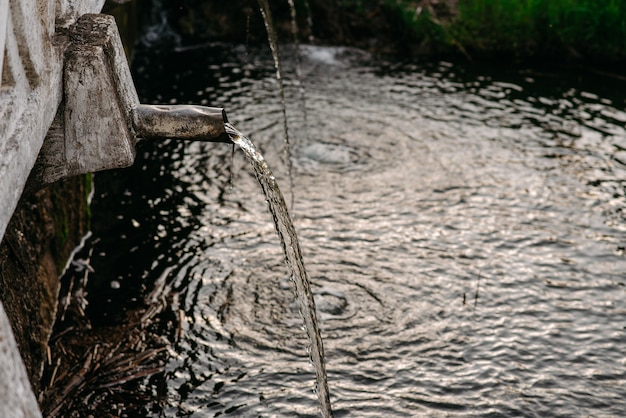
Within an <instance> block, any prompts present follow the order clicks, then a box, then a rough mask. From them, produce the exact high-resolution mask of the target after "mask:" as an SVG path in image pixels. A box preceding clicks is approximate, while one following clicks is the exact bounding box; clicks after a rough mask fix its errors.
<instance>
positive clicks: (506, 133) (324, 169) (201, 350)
mask: <svg viewBox="0 0 626 418" xmlns="http://www.w3.org/2000/svg"><path fill="white" fill-rule="evenodd" d="M301 49H302V75H303V78H302V83H303V84H304V87H305V89H306V92H307V95H306V101H305V102H304V103H305V104H304V106H306V109H303V108H302V106H303V101H302V100H300V96H299V88H300V85H299V84H300V83H299V82H296V81H294V78H293V71H294V70H293V69H292V70H291V71H292V72H290V65H292V66H293V63H290V62H286V63H285V67H284V68H285V75H284V82H285V87H286V90H285V96H286V100H287V114H288V117H289V129H290V132H291V146H292V162H293V173H294V176H293V180H294V185H293V190H292V192H293V193H294V196H295V198H294V202H295V204H294V208H293V211H292V215H293V216H294V218H295V224H296V229H297V231H298V234H299V239H300V243H301V244H302V247H303V253H304V258H305V262H306V263H307V264H306V267H307V271H308V272H309V276H310V279H311V282H312V286H313V292H314V295H315V301H316V304H317V309H318V314H319V318H320V328H321V332H322V337H323V339H324V346H325V349H326V363H327V370H328V380H329V385H330V392H331V401H332V404H333V409H334V411H335V416H338V417H341V416H344V417H348V416H350V417H381V416H387V417H407V416H428V417H433V416H442V417H443V416H446V417H447V416H463V417H468V416H472V417H489V416H529V417H532V416H537V417H546V416H594V417H615V416H623V415H624V414H626V405H625V402H624V399H626V353H625V349H624V346H625V344H626V329H625V327H626V298H625V296H626V294H625V287H624V286H625V284H626V278H625V274H624V272H625V271H626V258H625V255H624V252H625V248H626V223H625V216H624V208H625V207H626V199H625V197H624V192H625V184H626V183H625V181H626V132H625V130H624V123H625V122H626V113H625V112H624V108H625V106H626V102H625V101H624V96H623V95H622V94H621V92H623V91H626V90H625V87H626V86H624V85H623V83H620V82H618V81H614V80H611V79H609V78H601V77H597V76H593V75H591V74H569V73H566V72H563V71H559V72H556V71H551V70H542V71H539V70H530V69H517V70H514V71H513V70H512V71H501V72H494V71H493V70H485V69H480V68H476V67H467V66H464V65H459V64H452V63H445V62H441V63H436V64H419V63H418V64H416V63H399V62H383V61H380V60H379V59H373V58H372V57H369V56H368V55H367V54H365V53H362V52H359V51H353V50H349V49H345V48H320V47H310V46H302V47H301ZM155 54H156V53H155ZM283 55H285V56H288V55H289V54H288V53H285V54H283ZM134 72H135V76H136V79H137V83H138V87H139V89H140V94H141V95H142V96H143V101H144V102H154V103H196V104H207V105H211V106H223V107H225V108H226V109H227V112H228V114H229V119H230V120H231V122H233V124H234V125H235V126H237V128H238V129H239V130H240V131H242V132H244V133H245V134H246V135H247V136H249V137H250V138H251V139H252V141H254V142H255V144H256V145H257V147H258V148H259V149H260V150H261V152H263V154H264V155H265V157H266V159H267V160H268V161H269V164H270V166H272V168H273V171H274V173H275V175H276V177H277V179H278V182H279V184H281V185H283V187H284V188H289V186H288V185H289V177H288V170H287V168H286V167H285V164H284V163H283V162H282V156H281V155H282V153H283V151H284V149H283V147H284V139H283V133H284V132H283V120H282V116H283V112H282V107H281V100H280V98H279V94H278V91H277V81H276V79H275V73H274V68H273V62H272V57H271V55H270V54H266V53H256V52H255V51H250V50H243V49H242V48H231V47H220V46H213V47H205V48H196V49H189V50H185V51H182V50H181V51H178V52H172V53H171V54H166V55H165V56H164V55H150V53H146V52H144V53H140V54H139V56H138V57H137V59H136V62H135V68H134ZM290 77H291V78H290ZM304 115H306V117H305V116H304ZM139 154H140V155H139V160H138V163H137V164H136V166H135V167H133V168H132V169H131V170H128V171H118V172H114V173H109V174H102V175H98V176H97V181H98V183H97V196H96V201H95V203H94V209H93V210H94V231H95V234H96V235H97V236H99V237H100V239H101V241H100V242H99V243H98V250H96V254H98V251H100V254H102V255H101V257H102V260H103V261H102V263H103V264H107V265H111V264H115V265H116V266H119V267H115V269H113V272H111V273H108V274H109V275H110V276H111V277H108V276H107V277H108V278H107V277H105V278H104V279H100V280H103V281H104V282H105V288H106V287H107V286H106V282H107V280H115V281H117V282H118V284H121V285H120V286H117V285H116V286H113V288H111V289H110V290H109V291H108V293H107V295H109V296H108V300H107V298H100V299H101V302H100V303H99V304H97V307H95V305H93V304H92V307H93V309H94V312H100V315H102V316H103V317H106V316H111V315H114V312H115V310H116V309H118V308H119V304H124V303H131V302H132V301H130V300H129V299H130V298H131V297H130V296H128V295H132V294H133V291H135V290H141V287H142V286H143V287H144V288H150V286H151V283H153V282H154V281H155V280H156V278H157V277H159V276H160V275H161V274H162V273H163V272H166V273H167V274H166V275H165V276H166V280H167V281H168V283H169V284H170V286H171V289H172V290H171V304H170V306H171V311H172V313H173V314H172V315H171V318H170V321H171V322H169V323H170V324H174V325H170V327H169V328H167V327H165V328H164V329H165V330H169V331H167V332H165V331H164V332H165V336H166V337H168V338H169V340H170V344H171V349H170V360H169V362H168V364H167V369H166V372H165V374H164V375H163V376H159V377H158V378H153V379H151V380H147V381H146V382H144V384H145V385H148V386H150V385H152V386H153V387H154V393H155V396H156V397H157V398H158V397H160V399H161V401H160V402H153V403H151V404H150V407H149V409H147V411H149V412H148V415H153V416H172V417H173V416H193V417H213V416H237V417H258V416H263V417H271V416H272V417H273V416H281V417H282V416H284V417H293V416H299V417H315V416H319V407H318V403H317V397H316V394H315V393H314V390H313V389H314V379H315V374H314V371H313V367H312V365H311V364H310V362H309V356H308V353H306V352H305V351H304V350H303V347H305V346H306V345H307V336H306V333H305V332H304V330H302V329H301V325H302V320H301V318H300V316H299V314H298V307H297V304H296V302H295V300H294V297H293V293H292V290H291V284H290V283H289V277H290V274H289V272H288V270H287V267H286V266H285V265H284V263H283V256H282V254H281V248H280V244H279V241H278V238H277V237H276V234H275V231H274V227H273V225H272V222H271V218H270V215H269V214H268V212H267V204H266V202H265V200H264V197H263V195H262V194H261V193H260V192H259V188H258V185H257V184H256V180H255V178H254V173H253V172H252V171H251V170H250V169H249V168H248V164H247V162H246V161H245V160H244V159H243V156H241V155H239V154H238V153H237V154H236V155H235V158H234V159H231V149H230V148H229V147H228V146H224V145H223V144H202V143H186V144H181V143H173V142H171V143H161V144H144V145H143V146H142V147H141V148H140V151H139ZM231 175H232V183H233V187H231V186H230V184H231V183H230V178H231ZM105 260H106V261H105ZM96 271H98V270H97V269H96ZM113 276H115V277H113ZM100 277H103V276H100ZM109 287H110V286H109ZM118 287H119V288H118ZM125 291H127V292H125ZM164 323H168V322H167V321H164ZM157 395H158V396H157Z"/></svg>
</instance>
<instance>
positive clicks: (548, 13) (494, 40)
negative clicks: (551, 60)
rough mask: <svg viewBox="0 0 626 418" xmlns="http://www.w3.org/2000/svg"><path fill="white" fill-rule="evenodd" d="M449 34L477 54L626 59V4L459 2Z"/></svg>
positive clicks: (587, 0)
mask: <svg viewBox="0 0 626 418" xmlns="http://www.w3.org/2000/svg"><path fill="white" fill-rule="evenodd" d="M450 31H451V33H453V35H454V36H455V37H456V39H457V40H458V41H459V42H460V43H462V44H463V45H465V46H466V47H468V48H469V49H472V50H476V51H491V52H504V53H507V52H510V53H514V54H515V55H519V56H535V55H548V54H556V55H557V56H571V57H579V58H592V59H600V60H609V61H611V60H615V59H617V60H623V59H624V57H626V1H624V0H459V16H458V19H457V20H456V21H455V22H452V23H451V24H450Z"/></svg>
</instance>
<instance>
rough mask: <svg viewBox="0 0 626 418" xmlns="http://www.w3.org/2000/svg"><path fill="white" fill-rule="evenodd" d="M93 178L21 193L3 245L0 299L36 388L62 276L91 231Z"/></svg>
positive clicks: (64, 182)
mask: <svg viewBox="0 0 626 418" xmlns="http://www.w3.org/2000/svg"><path fill="white" fill-rule="evenodd" d="M90 187H91V186H90V179H88V178H84V177H76V178H72V179H68V180H66V181H63V182H60V183H58V184H55V185H53V186H50V187H48V188H45V189H43V190H39V191H37V192H34V193H31V194H27V195H25V196H23V197H22V199H21V201H20V203H19V206H18V207H17V210H16V211H15V213H14V214H13V217H12V218H11V222H10V223H9V225H8V227H7V231H6V234H5V236H4V238H3V240H2V243H1V245H0V298H1V299H2V303H3V305H4V308H5V310H6V313H7V316H8V318H9V320H10V321H11V324H12V328H13V333H14V335H15V338H16V340H17V344H18V347H19V349H20V352H21V354H22V358H23V359H24V363H25V365H26V369H27V371H28V374H29V378H30V381H31V384H32V385H33V389H34V391H35V393H37V391H38V388H39V379H40V377H41V372H42V363H43V362H44V360H45V359H46V358H47V341H48V336H49V334H50V332H51V328H52V324H53V322H54V318H55V315H56V305H57V294H58V290H59V280H58V278H59V275H60V273H61V271H62V269H63V267H64V266H65V262H66V260H67V259H68V258H69V256H70V254H71V252H72V250H73V248H74V247H75V246H76V245H77V244H78V243H79V242H80V239H81V237H82V236H83V235H84V234H85V232H86V230H87V223H88V217H89V212H88V211H89V209H88V205H87V195H88V193H89V190H90Z"/></svg>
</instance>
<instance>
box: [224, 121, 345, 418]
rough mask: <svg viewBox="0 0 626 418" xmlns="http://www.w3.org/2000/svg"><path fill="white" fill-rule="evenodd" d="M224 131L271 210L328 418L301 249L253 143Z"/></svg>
mask: <svg viewBox="0 0 626 418" xmlns="http://www.w3.org/2000/svg"><path fill="white" fill-rule="evenodd" d="M226 132H227V133H228V134H229V135H230V136H231V140H232V141H233V143H234V144H236V145H238V146H239V148H241V150H242V151H244V153H245V154H246V157H247V158H248V160H249V161H250V163H251V164H252V166H253V167H254V174H255V176H256V178H257V180H258V182H259V185H260V186H261V188H262V189H263V193H264V194H265V198H266V200H267V203H268V205H269V209H270V212H271V213H272V217H273V219H274V225H275V227H276V232H277V234H278V236H279V238H280V242H281V245H282V248H283V252H284V254H285V260H286V262H287V265H288V266H289V268H290V269H291V271H292V280H293V282H294V284H295V291H296V299H297V301H298V306H299V308H300V314H301V315H302V317H303V319H304V324H305V327H306V331H307V333H308V335H309V340H310V343H311V346H310V355H311V360H312V362H313V365H314V366H315V374H316V378H317V395H318V397H319V400H320V408H321V412H322V416H323V417H325V418H330V417H332V416H333V412H332V409H331V405H330V393H329V390H328V382H327V376H326V365H325V361H324V346H323V343H322V337H321V334H320V331H319V325H318V322H317V314H316V308H315V301H314V299H313V293H312V291H311V286H310V283H309V279H308V276H307V273H306V270H305V268H304V262H303V258H302V250H301V248H300V244H299V242H298V236H297V234H296V230H295V227H294V226H293V222H292V221H291V218H290V216H289V212H288V211H287V205H286V204H285V200H284V198H283V195H282V193H281V192H280V189H279V188H278V184H277V183H276V178H275V177H274V175H273V174H272V171H271V170H270V168H269V166H268V165H267V162H266V161H265V159H264V158H263V156H262V155H261V154H260V153H259V152H258V151H257V150H256V148H255V146H254V144H253V143H252V142H251V141H250V140H249V139H248V138H246V137H245V136H244V135H242V134H241V133H240V132H239V131H238V130H237V129H236V128H235V127H233V126H232V125H230V124H226Z"/></svg>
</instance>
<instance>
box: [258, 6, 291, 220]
mask: <svg viewBox="0 0 626 418" xmlns="http://www.w3.org/2000/svg"><path fill="white" fill-rule="evenodd" d="M258 1H259V9H260V10H261V15H262V16H263V22H264V23H265V30H266V32H267V41H268V42H269V45H270V50H271V51H272V57H273V58H274V68H275V70H276V80H277V81H278V89H279V93H280V103H281V108H282V112H283V130H284V133H285V154H286V157H285V158H286V160H287V171H288V173H289V188H290V191H291V202H290V205H289V206H290V207H291V208H292V209H293V202H294V184H293V163H292V161H291V142H290V140H289V128H288V124H287V105H286V103H285V86H284V84H283V76H282V69H281V63H280V53H279V51H278V38H277V36H276V30H275V29H274V22H273V21H272V13H271V10H270V5H269V3H268V1H267V0H258Z"/></svg>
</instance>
